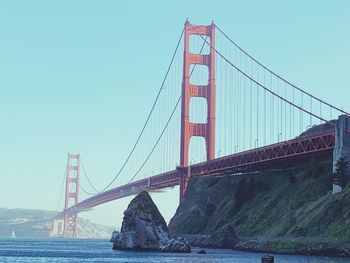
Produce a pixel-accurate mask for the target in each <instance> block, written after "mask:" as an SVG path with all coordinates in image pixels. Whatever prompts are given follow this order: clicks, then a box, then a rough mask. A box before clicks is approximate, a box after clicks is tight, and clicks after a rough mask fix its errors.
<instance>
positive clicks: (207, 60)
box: [180, 21, 215, 201]
mask: <svg viewBox="0 0 350 263" xmlns="http://www.w3.org/2000/svg"><path fill="white" fill-rule="evenodd" d="M192 35H202V36H206V37H207V39H208V42H209V43H210V45H211V47H212V48H215V25H214V23H212V24H211V25H209V26H197V25H192V24H190V22H189V21H186V23H185V38H184V41H185V43H184V62H183V63H184V65H183V81H182V101H181V150H180V168H183V171H184V173H183V177H182V179H181V181H180V201H181V200H182V198H183V195H184V193H185V191H186V188H187V184H188V181H189V175H190V172H189V170H188V169H189V168H188V159H189V145H190V140H191V137H192V136H199V137H204V139H205V143H206V151H207V160H212V159H214V158H215V51H214V50H213V49H212V48H210V53H209V54H193V53H191V52H190V37H191V36H192ZM191 65H193V66H194V65H204V66H207V67H208V84H207V85H194V84H193V83H191V81H190V75H191V73H190V70H191ZM192 97H202V98H205V99H206V100H207V107H208V108H207V122H206V123H192V122H190V100H191V98H192ZM186 168H187V169H186ZM186 171H187V172H186Z"/></svg>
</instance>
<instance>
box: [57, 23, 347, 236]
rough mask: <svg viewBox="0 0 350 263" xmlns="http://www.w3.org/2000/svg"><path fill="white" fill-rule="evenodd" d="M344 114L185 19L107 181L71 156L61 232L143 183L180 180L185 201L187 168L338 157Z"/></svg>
mask: <svg viewBox="0 0 350 263" xmlns="http://www.w3.org/2000/svg"><path fill="white" fill-rule="evenodd" d="M182 51H183V52H182ZM348 115H349V113H348V112H346V111H345V110H343V109H342V108H340V107H337V106H334V105H332V104H330V103H327V102H326V101H324V100H322V99H320V98H318V97H317V96H314V95H312V94H310V93H308V92H307V91H306V90H304V89H302V88H300V87H298V86H296V85H294V84H292V83H291V82H290V81H288V80H286V79H285V78H283V77H282V76H281V75H279V74H277V73H275V71H273V70H271V69H270V68H268V67H266V66H265V65H263V64H262V63H261V62H260V61H258V60H257V59H255V58H254V57H253V56H252V55H250V54H249V53H248V52H247V51H245V50H244V49H243V48H241V47H240V46H239V45H238V44H237V43H236V42H235V41H233V40H232V39H231V38H230V37H229V36H228V35H227V34H225V32H224V31H223V30H222V29H221V28H220V27H219V26H218V25H216V24H214V23H212V24H210V25H207V26H202V25H193V24H191V23H190V22H189V21H186V23H185V25H184V27H183V30H182V32H181V34H180V37H179V39H178V42H177V45H176V47H175V50H174V52H173V55H172V56H171V59H170V63H169V66H168V67H167V70H166V72H165V76H164V79H163V81H162V83H161V85H160V87H159V90H158V92H157V94H156V96H155V100H154V102H153V104H152V107H151V110H150V112H149V113H148V115H147V116H146V121H145V122H144V125H143V126H142V128H141V131H140V133H139V135H138V137H137V138H136V141H135V143H134V145H133V146H132V147H131V150H130V152H129V153H128V155H127V156H126V158H125V161H124V163H123V164H122V165H121V168H120V169H119V171H118V172H117V173H116V174H115V176H114V177H113V179H112V180H111V181H110V182H109V183H108V184H106V187H104V188H103V189H97V187H96V186H95V185H94V184H93V183H92V180H91V179H89V177H88V176H87V173H86V171H85V168H84V165H83V163H82V160H81V156H80V155H79V154H69V155H68V160H67V165H66V171H65V179H64V180H65V189H66V190H65V207H64V210H63V211H62V212H60V213H59V214H58V215H57V217H56V218H63V225H62V226H61V227H60V229H59V230H58V233H59V234H62V235H73V236H76V235H77V224H78V213H80V212H83V211H87V210H89V209H92V208H93V207H96V206H98V205H101V204H104V203H107V202H110V201H113V200H116V199H120V198H123V197H127V196H130V195H135V194H137V193H139V192H141V191H144V190H146V191H158V190H161V189H164V188H168V187H174V186H179V189H180V202H181V200H182V199H183V197H184V194H185V192H186V188H187V184H188V182H189V179H190V178H191V177H192V176H218V175H224V174H230V175H233V174H239V173H242V172H245V171H256V170H259V169H262V168H264V167H271V166H273V165H275V164H276V163H280V162H284V161H291V160H298V159H299V158H305V157H306V156H311V155H327V156H332V155H333V156H334V159H337V158H339V157H340V156H342V155H345V154H347V152H346V149H347V147H348V144H349V146H350V137H349V138H348V136H349V135H348V134H349V133H348V131H349V126H350V125H349V123H350V122H349V121H348V119H347V116H348ZM338 116H340V117H338ZM348 139H349V140H348ZM347 140H348V141H349V143H348V141H347ZM81 168H82V169H81ZM81 174H82V175H84V176H80V175H81ZM84 180H85V181H84ZM83 184H84V186H83ZM89 189H90V190H89ZM80 194H83V195H85V197H86V198H84V199H83V198H81V196H80ZM80 199H83V200H80Z"/></svg>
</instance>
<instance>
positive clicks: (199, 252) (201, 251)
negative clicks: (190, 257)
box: [197, 248, 207, 254]
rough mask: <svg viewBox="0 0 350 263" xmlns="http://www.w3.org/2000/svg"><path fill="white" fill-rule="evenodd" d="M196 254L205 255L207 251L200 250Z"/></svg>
mask: <svg viewBox="0 0 350 263" xmlns="http://www.w3.org/2000/svg"><path fill="white" fill-rule="evenodd" d="M197 254H207V251H205V249H203V248H202V249H200V250H198V252H197Z"/></svg>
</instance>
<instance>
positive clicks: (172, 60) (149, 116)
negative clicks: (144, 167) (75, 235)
mask: <svg viewBox="0 0 350 263" xmlns="http://www.w3.org/2000/svg"><path fill="white" fill-rule="evenodd" d="M184 32H185V28H183V30H182V32H181V35H180V38H179V40H178V43H177V45H176V48H175V51H174V53H173V56H172V58H171V61H170V64H169V66H168V69H167V71H166V73H165V76H164V79H163V81H162V84H161V86H160V88H159V90H158V93H157V96H156V98H155V100H154V102H153V105H152V107H151V110H150V112H149V114H148V116H147V119H146V121H145V123H144V125H143V127H142V129H141V132H140V134H139V136H138V137H137V139H136V142H135V144H134V145H133V147H132V149H131V151H130V153H129V155H128V156H127V158H126V159H125V161H124V163H123V165H122V167H121V168H120V169H119V171H118V172H117V174H116V176H115V177H114V178H113V179H112V181H111V182H110V183H109V184H108V185H107V186H106V187H105V188H103V189H102V190H101V192H104V191H106V190H107V189H108V188H109V187H110V186H111V185H112V184H113V183H114V182H115V180H116V179H117V178H118V176H119V175H120V174H121V172H122V171H123V170H124V168H125V166H126V165H127V163H128V162H129V160H130V158H131V156H132V155H133V153H134V151H135V149H136V147H137V145H138V143H139V141H140V139H141V137H142V135H143V133H144V131H145V129H146V126H147V124H148V122H149V120H150V118H151V116H152V114H153V111H154V108H155V106H156V104H157V102H158V99H159V97H160V94H161V92H162V90H163V89H164V84H165V81H166V79H167V77H168V75H169V72H170V69H171V67H172V65H173V62H174V59H175V56H176V54H177V51H178V48H179V46H180V43H181V40H182V37H183V34H184Z"/></svg>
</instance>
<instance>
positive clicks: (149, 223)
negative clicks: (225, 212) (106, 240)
mask: <svg viewBox="0 0 350 263" xmlns="http://www.w3.org/2000/svg"><path fill="white" fill-rule="evenodd" d="M111 242H113V249H114V250H148V251H166V252H190V251H191V248H190V246H189V244H188V243H187V242H186V240H184V239H183V238H182V239H181V238H177V239H170V235H169V231H168V227H167V225H166V222H165V220H164V218H163V216H162V215H161V214H160V212H159V210H158V208H157V206H156V205H155V204H154V203H153V201H152V199H151V197H150V196H149V194H148V193H147V192H142V193H140V194H138V195H137V196H136V197H135V198H134V199H133V200H132V201H131V202H130V204H129V206H128V208H127V209H126V210H125V211H124V218H123V224H122V228H121V231H120V232H116V231H115V232H113V235H112V238H111Z"/></svg>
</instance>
